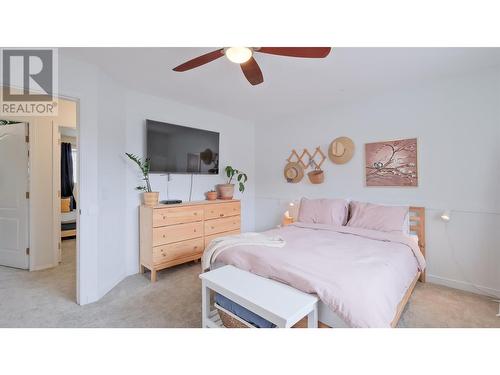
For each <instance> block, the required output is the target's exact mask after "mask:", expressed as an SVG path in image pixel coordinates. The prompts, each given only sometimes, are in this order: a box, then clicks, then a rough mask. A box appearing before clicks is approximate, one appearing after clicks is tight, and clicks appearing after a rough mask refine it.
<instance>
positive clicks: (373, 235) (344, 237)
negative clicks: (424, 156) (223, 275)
mask: <svg viewBox="0 0 500 375" xmlns="http://www.w3.org/2000/svg"><path fill="white" fill-rule="evenodd" d="M408 221H409V223H408V227H409V231H410V232H411V235H412V236H414V237H415V238H411V239H410V238H409V239H408V242H406V241H405V240H404V239H402V237H400V236H399V235H398V236H395V235H392V234H386V233H378V232H377V231H366V230H363V231H360V230H357V229H355V228H346V227H333V226H328V225H321V224H301V223H300V222H299V223H295V224H292V225H289V226H286V227H283V228H280V229H274V230H271V231H268V232H265V233H266V234H268V235H279V236H282V237H283V238H284V239H285V241H286V245H285V247H283V248H269V247H267V248H265V247H262V246H245V245H240V246H231V247H229V248H227V249H226V250H224V251H223V252H221V253H220V254H219V255H218V256H217V258H216V259H215V261H214V262H213V264H212V268H217V267H220V266H222V265H227V264H230V265H233V266H235V267H238V268H240V269H244V270H247V271H249V272H252V273H255V274H258V275H260V276H264V277H268V278H272V279H275V280H277V281H281V282H284V283H286V284H289V285H291V286H292V287H295V288H297V289H299V290H302V291H304V292H307V293H315V294H317V295H318V297H319V298H320V300H321V302H320V304H319V321H320V326H322V327H334V328H345V327H396V326H397V323H398V321H399V319H400V317H401V314H402V312H403V310H404V307H405V306H406V303H407V302H408V300H409V298H410V296H411V294H412V291H413V289H414V288H415V285H416V283H417V281H418V280H420V281H421V282H424V281H425V260H424V259H423V258H424V257H425V209H424V208H423V207H410V208H409V214H408ZM410 241H411V242H410ZM352 249H356V251H352ZM305 255H307V256H305ZM217 302H218V303H219V304H220V303H221V302H222V301H221V299H220V297H218V300H217ZM224 314H225V313H224V312H219V315H221V318H228V317H227V316H226V317H224ZM232 318H234V316H232ZM225 320H226V321H230V320H229V319H225ZM223 321H224V319H223ZM233 321H234V319H233ZM236 326H237V325H236Z"/></svg>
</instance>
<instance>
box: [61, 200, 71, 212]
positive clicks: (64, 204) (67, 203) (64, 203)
mask: <svg viewBox="0 0 500 375" xmlns="http://www.w3.org/2000/svg"><path fill="white" fill-rule="evenodd" d="M61 212H71V198H61Z"/></svg>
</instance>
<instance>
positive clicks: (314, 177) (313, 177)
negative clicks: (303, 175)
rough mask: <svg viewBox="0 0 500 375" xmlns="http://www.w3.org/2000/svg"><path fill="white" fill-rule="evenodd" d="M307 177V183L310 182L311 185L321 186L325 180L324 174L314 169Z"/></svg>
mask: <svg viewBox="0 0 500 375" xmlns="http://www.w3.org/2000/svg"><path fill="white" fill-rule="evenodd" d="M307 177H309V181H311V184H322V183H323V181H324V180H325V174H324V173H323V171H322V170H321V169H316V170H314V171H311V172H309V173H308V174H307Z"/></svg>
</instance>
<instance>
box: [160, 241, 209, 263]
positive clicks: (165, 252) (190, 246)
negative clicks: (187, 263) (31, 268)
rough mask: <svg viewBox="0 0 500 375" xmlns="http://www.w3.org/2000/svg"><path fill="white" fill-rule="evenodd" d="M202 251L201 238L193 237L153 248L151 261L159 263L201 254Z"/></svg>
mask: <svg viewBox="0 0 500 375" xmlns="http://www.w3.org/2000/svg"><path fill="white" fill-rule="evenodd" d="M202 252H203V239H202V238H195V239H194V240H187V241H182V242H176V243H172V244H168V245H162V246H156V247H154V248H153V263H154V264H160V263H164V262H169V261H171V260H175V259H179V258H185V257H188V256H192V255H196V254H201V253H202Z"/></svg>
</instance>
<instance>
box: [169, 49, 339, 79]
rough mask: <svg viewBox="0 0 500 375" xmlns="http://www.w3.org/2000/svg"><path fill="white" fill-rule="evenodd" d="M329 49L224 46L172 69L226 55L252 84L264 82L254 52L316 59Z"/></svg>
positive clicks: (204, 62) (181, 70) (189, 66)
mask: <svg viewBox="0 0 500 375" xmlns="http://www.w3.org/2000/svg"><path fill="white" fill-rule="evenodd" d="M330 51H331V48H330V47H226V48H220V49H218V50H215V51H212V52H209V53H206V54H204V55H201V56H198V57H195V58H194V59H192V60H189V61H187V62H185V63H184V64H181V65H179V66H177V67H175V68H174V69H173V70H174V71H176V72H185V71H186V70H190V69H194V68H197V67H199V66H201V65H204V64H208V63H209V62H211V61H214V60H216V59H218V58H219V57H222V56H226V57H227V58H228V59H229V61H231V62H233V63H236V64H240V67H241V70H242V71H243V74H244V75H245V77H246V79H247V80H248V82H250V83H251V84H252V85H258V84H260V83H262V82H264V77H263V76H262V71H261V70H260V67H259V64H257V61H255V59H254V57H253V55H254V53H256V52H260V53H268V54H271V55H279V56H287V57H305V58H313V59H318V58H323V57H326V56H328V54H329V53H330Z"/></svg>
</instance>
